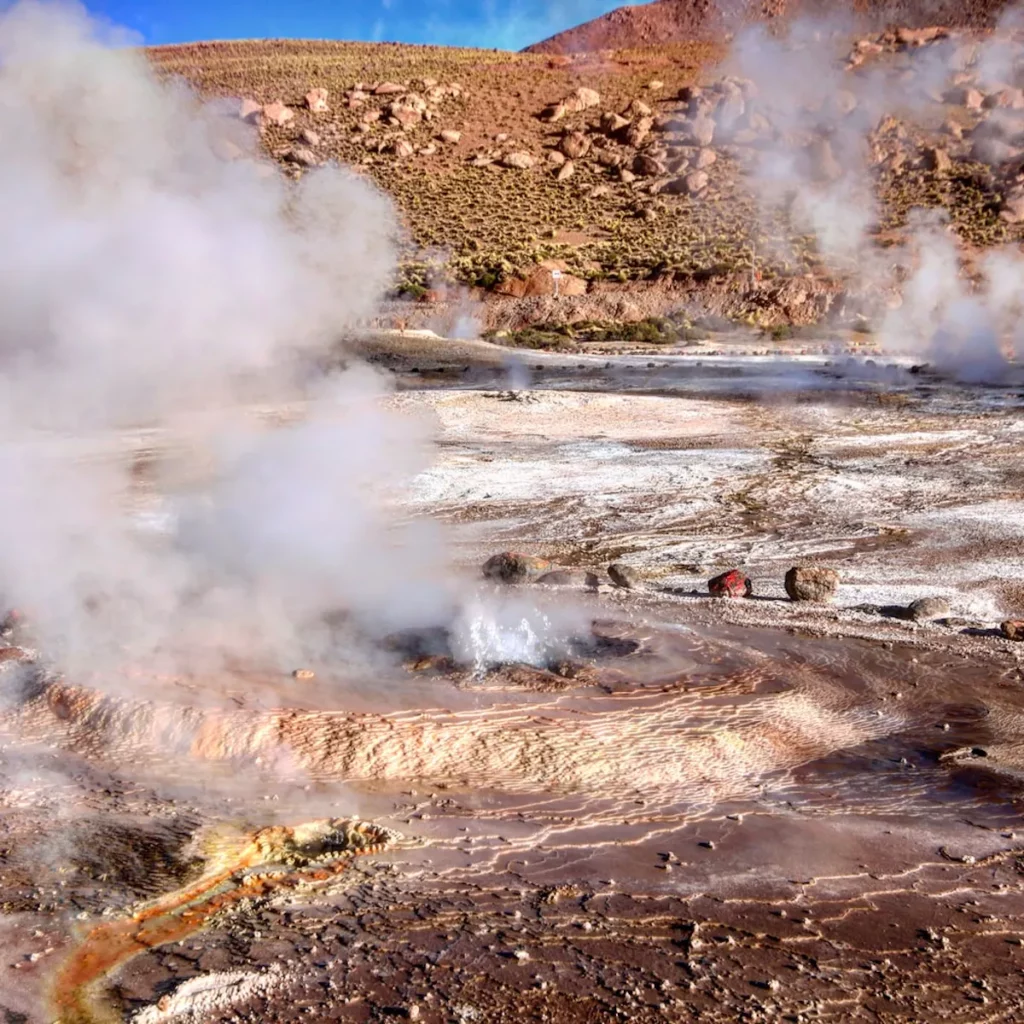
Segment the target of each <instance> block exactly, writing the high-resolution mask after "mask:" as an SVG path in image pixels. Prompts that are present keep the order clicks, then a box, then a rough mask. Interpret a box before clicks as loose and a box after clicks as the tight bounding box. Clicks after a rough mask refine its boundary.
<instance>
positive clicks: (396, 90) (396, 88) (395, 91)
mask: <svg viewBox="0 0 1024 1024" xmlns="http://www.w3.org/2000/svg"><path fill="white" fill-rule="evenodd" d="M403 92H405V86H404V85H398V84H397V83H396V82H381V83H380V85H378V86H377V87H376V88H375V89H374V90H373V95H374V96H398V95H399V94H400V93H403Z"/></svg>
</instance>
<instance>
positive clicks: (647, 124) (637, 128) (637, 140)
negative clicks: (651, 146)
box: [626, 117, 654, 149]
mask: <svg viewBox="0 0 1024 1024" xmlns="http://www.w3.org/2000/svg"><path fill="white" fill-rule="evenodd" d="M653 127H654V118H653V117H638V118H637V119H636V120H635V121H634V122H633V123H632V124H631V125H630V126H629V127H628V128H627V129H626V142H627V143H628V144H629V145H630V146H633V147H634V148H636V149H639V148H640V147H641V146H642V145H643V144H644V143H645V142H646V141H647V137H648V136H649V135H650V134H651V129H652V128H653Z"/></svg>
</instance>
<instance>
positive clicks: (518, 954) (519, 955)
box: [512, 949, 530, 964]
mask: <svg viewBox="0 0 1024 1024" xmlns="http://www.w3.org/2000/svg"><path fill="white" fill-rule="evenodd" d="M512 955H513V956H514V957H515V958H516V959H517V960H518V961H519V962H520V963H521V964H525V963H526V961H527V960H529V959H530V954H529V953H527V952H526V950H525V949H517V950H516V951H515V952H514V953H513V954H512Z"/></svg>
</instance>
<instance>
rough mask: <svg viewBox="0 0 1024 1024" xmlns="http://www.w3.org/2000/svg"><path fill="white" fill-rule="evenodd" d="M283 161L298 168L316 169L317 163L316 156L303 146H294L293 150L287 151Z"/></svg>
mask: <svg viewBox="0 0 1024 1024" xmlns="http://www.w3.org/2000/svg"><path fill="white" fill-rule="evenodd" d="M285 159H286V160H288V161H289V162H291V163H293V164H298V165H299V166H300V167H316V166H317V164H318V163H319V161H318V160H317V158H316V154H315V153H314V152H313V151H312V150H311V149H306V148H305V147H304V146H296V147H295V148H294V149H290V150H288V152H287V153H286V154H285Z"/></svg>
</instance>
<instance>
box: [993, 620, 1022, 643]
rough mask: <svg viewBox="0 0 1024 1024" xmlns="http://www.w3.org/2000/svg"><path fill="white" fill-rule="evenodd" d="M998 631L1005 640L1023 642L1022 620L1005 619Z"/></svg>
mask: <svg viewBox="0 0 1024 1024" xmlns="http://www.w3.org/2000/svg"><path fill="white" fill-rule="evenodd" d="M999 629H1000V632H1001V633H1002V634H1003V636H1005V637H1006V639H1007V640H1017V641H1022V640H1024V619H1007V620H1006V622H1004V623H1002V624H1001V625H1000V626H999Z"/></svg>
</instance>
